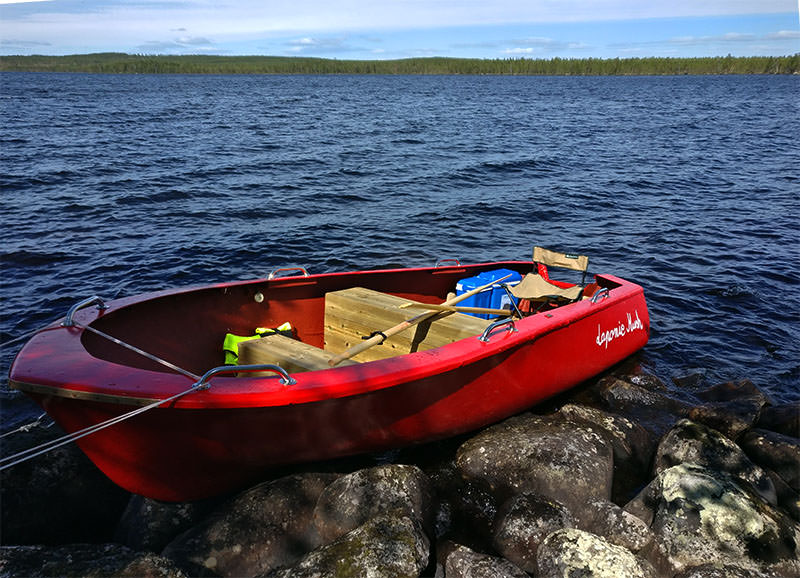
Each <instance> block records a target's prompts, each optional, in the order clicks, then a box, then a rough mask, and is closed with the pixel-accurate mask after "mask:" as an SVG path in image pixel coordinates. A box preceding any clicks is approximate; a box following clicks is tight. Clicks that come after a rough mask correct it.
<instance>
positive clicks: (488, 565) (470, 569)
mask: <svg viewBox="0 0 800 578" xmlns="http://www.w3.org/2000/svg"><path fill="white" fill-rule="evenodd" d="M444 574H445V576H446V577H447V578H528V574H526V573H525V572H523V571H522V570H521V569H520V568H518V567H517V566H515V565H514V564H512V563H511V562H509V561H508V560H503V559H502V558H497V557H495V556H489V555H488V554H480V553H478V552H475V551H473V550H470V549H469V548H467V547H466V546H459V547H458V548H456V549H455V550H453V551H452V552H451V553H450V555H449V556H448V557H447V562H446V563H445V571H444Z"/></svg>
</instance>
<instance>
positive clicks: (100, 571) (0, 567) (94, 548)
mask: <svg viewBox="0 0 800 578" xmlns="http://www.w3.org/2000/svg"><path fill="white" fill-rule="evenodd" d="M18 576H25V577H27V578H40V577H42V578H43V577H59V578H72V577H76V578H78V577H80V578H83V577H86V578H106V577H108V578H185V576H186V575H185V574H184V573H183V572H181V570H180V569H178V567H177V566H175V564H173V563H172V562H171V561H170V560H167V559H166V558H161V557H159V556H155V555H154V554H150V553H142V552H135V551H133V550H131V549H130V548H126V547H125V546H121V545H119V544H71V545H67V546H58V547H53V548H47V547H44V546H2V547H0V578H16V577H18Z"/></svg>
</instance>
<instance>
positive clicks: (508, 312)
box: [400, 303, 513, 315]
mask: <svg viewBox="0 0 800 578" xmlns="http://www.w3.org/2000/svg"><path fill="white" fill-rule="evenodd" d="M408 308H412V309H427V310H428V311H452V312H453V313H480V314H482V315H511V314H512V313H513V311H511V310H510V309H489V308H487V307H459V306H457V305H435V304H433V303H403V304H402V305H401V306H400V309H408Z"/></svg>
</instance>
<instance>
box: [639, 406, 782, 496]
mask: <svg viewBox="0 0 800 578" xmlns="http://www.w3.org/2000/svg"><path fill="white" fill-rule="evenodd" d="M682 463H692V464H697V465H699V466H704V467H707V468H710V469H712V470H720V471H724V472H728V473H729V474H731V475H732V476H734V477H736V478H737V479H738V480H740V481H741V482H743V483H746V484H749V485H750V486H751V487H752V488H753V489H754V490H755V491H757V492H758V493H759V495H761V497H762V498H764V499H765V500H767V501H768V502H769V503H770V504H773V505H775V504H777V500H778V498H777V494H776V491H775V485H774V484H773V483H772V480H771V479H770V477H769V476H768V475H767V473H766V472H765V471H764V470H763V469H761V468H760V467H759V466H757V465H756V464H754V463H753V462H752V461H750V459H749V458H748V457H747V455H745V453H744V452H743V451H742V450H741V448H740V447H739V446H738V445H736V444H735V443H734V442H732V441H731V440H730V439H728V438H727V437H725V436H723V435H722V434H721V433H719V432H718V431H716V430H713V429H711V428H709V427H706V426H704V425H702V424H698V423H694V422H692V421H689V420H688V419H684V420H681V421H679V422H678V423H677V424H676V425H675V427H673V428H672V429H671V430H670V431H669V432H668V433H667V434H666V435H665V436H664V438H663V439H662V440H661V442H660V443H659V445H658V449H657V450H656V457H655V461H654V465H653V471H654V474H656V475H657V474H660V473H661V472H663V471H664V470H666V469H668V468H671V467H672V466H675V465H677V464H682Z"/></svg>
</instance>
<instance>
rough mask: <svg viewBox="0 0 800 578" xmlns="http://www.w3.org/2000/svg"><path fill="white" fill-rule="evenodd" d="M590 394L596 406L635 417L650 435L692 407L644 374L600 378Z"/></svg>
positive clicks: (668, 426) (656, 433) (659, 432)
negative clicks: (594, 399) (594, 398)
mask: <svg viewBox="0 0 800 578" xmlns="http://www.w3.org/2000/svg"><path fill="white" fill-rule="evenodd" d="M593 395H594V396H595V397H596V399H597V403H598V404H599V405H600V407H602V408H603V409H606V410H608V411H610V412H613V413H617V414H620V415H624V416H625V417H628V418H630V419H632V420H635V421H636V422H637V423H639V424H641V425H642V426H643V427H644V428H645V429H647V431H648V432H650V434H651V435H652V436H653V437H654V438H658V437H660V436H661V435H662V434H663V433H664V432H665V431H667V430H668V429H669V428H670V427H672V425H673V424H674V423H675V422H676V421H677V420H678V419H679V418H681V417H686V416H687V415H688V414H689V411H690V410H691V409H692V405H691V404H689V403H687V402H685V401H682V400H679V399H676V398H674V397H672V396H671V395H669V394H668V393H667V390H666V388H665V387H664V386H663V384H661V382H660V381H659V380H657V379H650V378H648V377H647V376H627V377H625V378H620V377H611V376H609V377H607V378H603V379H601V380H600V381H599V382H598V384H597V386H596V387H595V391H594V394H593Z"/></svg>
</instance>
